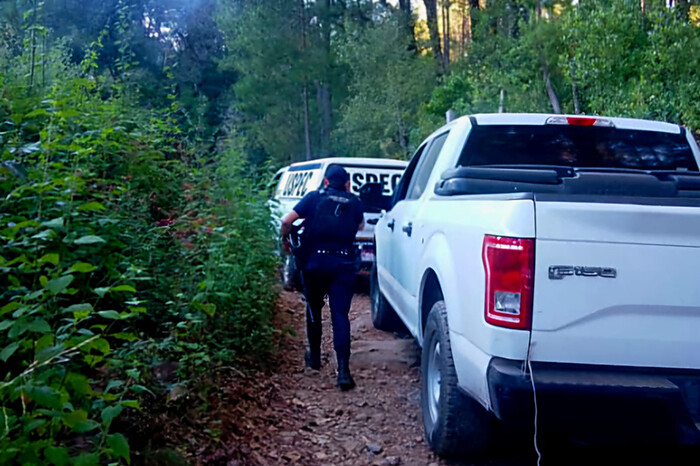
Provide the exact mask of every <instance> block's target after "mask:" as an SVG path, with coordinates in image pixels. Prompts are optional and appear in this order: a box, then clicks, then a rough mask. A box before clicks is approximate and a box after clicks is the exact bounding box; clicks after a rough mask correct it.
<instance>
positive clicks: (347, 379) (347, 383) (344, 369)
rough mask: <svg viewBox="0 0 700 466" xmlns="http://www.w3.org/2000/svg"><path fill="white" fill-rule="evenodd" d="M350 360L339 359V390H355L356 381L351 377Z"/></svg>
mask: <svg viewBox="0 0 700 466" xmlns="http://www.w3.org/2000/svg"><path fill="white" fill-rule="evenodd" d="M349 360H350V358H349V357H348V358H338V388H340V389H341V390H343V391H346V390H352V389H353V388H355V381H354V380H353V379H352V375H350V362H349Z"/></svg>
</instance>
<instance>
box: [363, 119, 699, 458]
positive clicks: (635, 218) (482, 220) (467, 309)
mask: <svg viewBox="0 0 700 466" xmlns="http://www.w3.org/2000/svg"><path fill="white" fill-rule="evenodd" d="M699 159H700V150H699V149H698V145H697V143H696V142H695V140H694V139H693V137H692V135H690V134H689V133H688V132H687V131H686V130H685V129H684V128H682V127H680V126H678V125H674V124H668V123H661V122H654V121H645V120H635V119H624V118H605V117H582V116H565V115H540V114H484V115H475V116H469V117H462V118H459V119H456V120H454V121H452V122H450V123H449V124H447V125H446V126H444V127H442V128H440V129H439V130H438V131H436V132H435V133H433V134H432V135H431V136H430V137H429V138H428V139H426V141H425V142H424V143H423V144H422V145H421V146H420V148H419V149H418V151H417V152H416V153H415V155H414V156H413V159H412V160H411V162H410V164H409V166H408V167H407V169H406V172H405V174H404V176H403V178H402V179H401V181H400V183H399V185H398V186H397V188H396V190H395V193H394V198H393V206H392V207H391V209H390V210H388V211H387V212H385V213H384V215H383V217H382V218H381V219H380V220H379V222H378V224H377V226H376V229H375V236H376V247H377V261H376V267H375V269H374V271H373V274H372V277H371V279H372V282H371V283H372V285H371V297H372V319H373V321H374V324H375V326H376V327H377V328H380V329H383V330H392V329H397V328H398V327H399V326H405V328H407V329H408V331H410V333H411V334H412V335H413V336H414V337H415V338H416V339H417V341H418V343H419V344H420V345H421V346H422V361H421V372H422V401H421V404H422V412H423V421H424V426H425V430H426V437H427V439H428V441H429V443H430V445H431V447H432V448H433V449H434V450H435V451H436V452H437V453H438V454H441V455H446V456H450V455H464V454H470V453H471V454H473V453H477V452H479V451H481V450H483V449H484V448H485V447H486V445H487V444H488V443H489V440H490V437H491V434H492V432H493V431H492V428H493V425H494V423H493V421H494V418H496V419H498V420H500V421H505V422H507V423H514V424H523V423H527V424H528V425H532V422H533V416H534V414H535V410H536V409H537V408H536V405H535V402H540V409H541V410H542V409H544V408H543V406H547V403H548V401H552V402H553V401H554V400H559V401H561V400H570V405H572V406H573V405H576V406H578V408H579V411H581V410H584V411H586V410H589V409H594V408H595V407H596V406H598V402H597V401H593V400H600V399H608V400H624V401H630V400H634V401H635V402H639V403H640V404H639V406H641V408H640V409H642V410H643V409H645V408H644V406H646V404H645V403H647V402H648V403H649V404H655V406H656V408H659V406H661V408H659V409H661V411H663V412H664V413H666V414H668V416H669V419H672V420H673V421H674V429H672V430H670V432H672V433H673V434H674V438H676V439H678V440H679V441H680V442H682V443H695V442H697V441H698V434H699V431H698V426H700V423H699V421H700V403H699V399H700V278H699V277H700V173H698V160H699ZM535 395H536V396H535ZM652 402H653V403H652ZM615 405H616V403H613V407H614V406H615ZM656 408H655V409H656ZM559 409H562V410H563V411H562V412H566V406H564V407H558V408H556V409H554V410H555V411H556V410H559ZM655 412H656V411H655ZM611 416H612V414H611Z"/></svg>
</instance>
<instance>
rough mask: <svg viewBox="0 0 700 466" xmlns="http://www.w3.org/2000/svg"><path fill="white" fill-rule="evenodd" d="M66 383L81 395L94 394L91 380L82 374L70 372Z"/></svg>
mask: <svg viewBox="0 0 700 466" xmlns="http://www.w3.org/2000/svg"><path fill="white" fill-rule="evenodd" d="M66 385H67V386H68V387H70V389H71V390H72V391H73V392H74V393H75V394H76V395H78V396H80V397H84V396H86V395H90V394H92V387H91V386H90V381H89V380H88V378H87V377H85V376H84V375H82V374H77V373H75V372H69V373H68V375H66Z"/></svg>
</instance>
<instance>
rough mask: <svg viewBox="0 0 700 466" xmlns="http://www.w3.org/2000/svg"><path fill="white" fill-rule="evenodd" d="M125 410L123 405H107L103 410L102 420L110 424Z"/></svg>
mask: <svg viewBox="0 0 700 466" xmlns="http://www.w3.org/2000/svg"><path fill="white" fill-rule="evenodd" d="M123 410H124V408H123V407H122V406H121V405H116V406H107V407H106V408H105V409H103V410H102V422H103V423H105V424H109V423H110V422H112V420H114V418H116V417H117V416H119V415H120V414H121V413H122V411H123Z"/></svg>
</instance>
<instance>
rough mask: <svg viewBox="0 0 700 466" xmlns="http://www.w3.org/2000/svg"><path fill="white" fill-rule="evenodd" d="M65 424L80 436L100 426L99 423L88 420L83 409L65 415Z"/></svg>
mask: <svg viewBox="0 0 700 466" xmlns="http://www.w3.org/2000/svg"><path fill="white" fill-rule="evenodd" d="M63 423H64V424H65V425H66V426H67V427H69V428H71V429H72V430H73V431H74V432H77V433H79V434H81V433H83V432H89V431H91V430H93V429H95V428H97V427H98V426H99V424H98V423H97V422H95V421H91V420H88V418H87V413H86V412H85V411H83V410H82V409H76V410H75V411H73V412H72V413H67V414H64V415H63Z"/></svg>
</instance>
